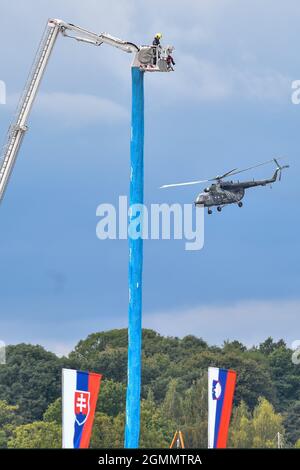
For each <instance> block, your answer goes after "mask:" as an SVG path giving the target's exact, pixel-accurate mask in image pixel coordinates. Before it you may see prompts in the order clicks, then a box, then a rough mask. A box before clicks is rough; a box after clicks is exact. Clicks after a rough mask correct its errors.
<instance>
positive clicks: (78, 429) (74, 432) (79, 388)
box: [62, 369, 102, 449]
mask: <svg viewBox="0 0 300 470" xmlns="http://www.w3.org/2000/svg"><path fill="white" fill-rule="evenodd" d="M101 378H102V376H101V375H100V374H94V373H93V372H81V371H78V370H73V369H63V370H62V446H63V448H67V449H79V448H81V449H83V448H88V447H89V444H90V438H91V432H92V427H93V422H94V416H95V410H96V404H97V399H98V395H99V390H100V382H101Z"/></svg>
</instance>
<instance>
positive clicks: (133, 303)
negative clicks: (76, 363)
mask: <svg viewBox="0 0 300 470" xmlns="http://www.w3.org/2000/svg"><path fill="white" fill-rule="evenodd" d="M131 76H132V114H131V142H130V159H131V170H130V207H132V205H133V204H143V201H144V73H143V72H141V70H140V69H139V68H138V67H132V69H131ZM132 220H133V217H132V214H130V216H129V223H130V222H131V221H132ZM140 231H141V227H140ZM142 271H143V240H142V238H141V237H139V238H136V239H133V238H131V237H130V236H129V271H128V276H129V308H128V317H129V318H128V370H127V374H128V378H127V397H126V425H125V447H126V448H138V446H139V436H140V395H141V355H142Z"/></svg>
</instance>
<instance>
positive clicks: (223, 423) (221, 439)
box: [216, 370, 236, 449]
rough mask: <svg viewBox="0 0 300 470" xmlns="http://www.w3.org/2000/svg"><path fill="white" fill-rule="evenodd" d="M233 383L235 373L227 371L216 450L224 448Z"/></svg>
mask: <svg viewBox="0 0 300 470" xmlns="http://www.w3.org/2000/svg"><path fill="white" fill-rule="evenodd" d="M235 382H236V372H234V371H233V370H229V371H228V374H227V379H226V386H225V396H224V401H223V407H222V408H223V409H222V414H221V420H220V427H219V434H218V440H217V446H216V447H217V448H218V449H224V448H226V444H227V437H228V429H229V423H230V417H231V409H232V402H233V394H234V389H235Z"/></svg>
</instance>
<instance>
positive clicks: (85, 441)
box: [80, 373, 102, 449]
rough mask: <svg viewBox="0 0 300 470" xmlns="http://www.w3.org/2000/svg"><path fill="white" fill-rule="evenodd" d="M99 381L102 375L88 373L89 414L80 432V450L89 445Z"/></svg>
mask: <svg viewBox="0 0 300 470" xmlns="http://www.w3.org/2000/svg"><path fill="white" fill-rule="evenodd" d="M101 379H102V375H100V374H92V373H89V392H90V412H89V416H88V418H87V420H86V422H85V423H84V428H83V430H82V436H81V441H80V448H81V449H87V448H88V447H89V445H90V439H91V434H92V428H93V423H94V416H95V411H96V405H97V399H98V395H99V390H100V382H101Z"/></svg>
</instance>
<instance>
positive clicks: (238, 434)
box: [228, 401, 253, 448]
mask: <svg viewBox="0 0 300 470" xmlns="http://www.w3.org/2000/svg"><path fill="white" fill-rule="evenodd" d="M252 443H253V424H252V416H251V413H250V411H249V409H248V407H247V405H246V403H245V402H244V401H241V403H240V404H239V406H238V407H236V408H235V409H234V410H233V413H232V419H231V425H230V428H229V438H228V447H238V448H251V447H252Z"/></svg>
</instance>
